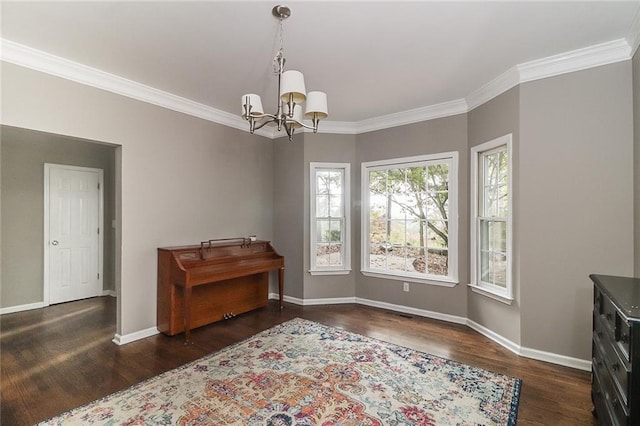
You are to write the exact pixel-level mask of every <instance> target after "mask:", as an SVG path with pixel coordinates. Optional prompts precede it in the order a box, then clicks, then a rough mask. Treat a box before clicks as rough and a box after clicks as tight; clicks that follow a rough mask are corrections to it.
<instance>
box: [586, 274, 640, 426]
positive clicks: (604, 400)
mask: <svg viewBox="0 0 640 426" xmlns="http://www.w3.org/2000/svg"><path fill="white" fill-rule="evenodd" d="M590 278H591V280H592V281H593V283H594V290H593V338H592V359H591V362H592V366H591V371H592V387H591V398H592V400H593V405H594V414H595V415H596V417H597V418H598V424H600V425H626V426H635V425H640V362H639V361H640V279H636V278H625V277H614V276H608V275H591V276H590Z"/></svg>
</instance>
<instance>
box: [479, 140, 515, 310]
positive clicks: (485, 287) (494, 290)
mask: <svg viewBox="0 0 640 426" xmlns="http://www.w3.org/2000/svg"><path fill="white" fill-rule="evenodd" d="M511 140H512V135H511V134H508V135H504V136H501V137H499V138H496V139H493V140H490V141H488V142H485V143H483V144H480V145H478V146H474V147H473V148H471V158H470V162H471V191H470V192H471V224H470V234H471V253H470V257H469V259H470V263H471V265H470V266H471V268H470V269H471V270H470V272H471V283H470V284H469V287H471V290H472V291H474V292H476V293H478V294H482V295H483V296H486V297H489V298H491V299H494V300H497V301H499V302H502V303H505V304H507V305H510V304H511V303H512V302H513V269H512V264H513V190H512V188H513V155H512V148H511ZM505 145H506V147H507V167H508V169H509V170H508V177H507V179H508V182H507V191H508V194H509V201H508V213H507V220H506V223H507V285H506V288H502V287H499V286H495V285H491V284H489V283H482V282H480V281H479V279H478V277H479V274H478V265H479V264H480V262H479V260H478V257H479V255H480V254H479V250H478V244H479V243H480V238H479V236H478V232H479V226H478V220H479V218H478V208H479V199H478V197H479V195H480V194H479V190H478V187H479V181H478V172H479V170H478V161H479V159H480V155H482V154H483V153H485V152H487V151H490V150H492V149H495V148H498V147H501V146H505Z"/></svg>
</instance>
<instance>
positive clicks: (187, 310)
mask: <svg viewBox="0 0 640 426" xmlns="http://www.w3.org/2000/svg"><path fill="white" fill-rule="evenodd" d="M182 296H183V299H184V312H183V315H184V344H185V345H188V344H191V343H193V342H191V286H184V287H182Z"/></svg>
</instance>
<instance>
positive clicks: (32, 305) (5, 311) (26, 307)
mask: <svg viewBox="0 0 640 426" xmlns="http://www.w3.org/2000/svg"><path fill="white" fill-rule="evenodd" d="M45 306H47V305H45V304H44V302H36V303H27V304H26V305H18V306H9V307H6V308H0V315H4V314H13V313H15V312H22V311H30V310H31V309H40V308H44V307H45Z"/></svg>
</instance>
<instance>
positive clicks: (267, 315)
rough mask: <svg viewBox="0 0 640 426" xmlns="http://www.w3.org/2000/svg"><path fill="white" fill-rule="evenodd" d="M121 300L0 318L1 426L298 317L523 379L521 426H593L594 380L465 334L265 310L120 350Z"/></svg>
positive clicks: (347, 315)
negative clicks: (188, 338) (188, 339)
mask: <svg viewBox="0 0 640 426" xmlns="http://www.w3.org/2000/svg"><path fill="white" fill-rule="evenodd" d="M115 316H116V300H115V299H114V298H112V297H98V298H94V299H87V300H82V301H78V302H72V303H65V304H61V305H55V306H50V307H47V308H44V309H37V310H33V311H27V312H19V313H14V314H8V315H3V316H2V317H0V362H1V368H0V370H1V375H0V384H1V387H2V389H1V393H2V400H1V405H0V424H2V425H7V426H8V425H31V424H34V423H37V422H39V421H42V420H45V419H47V418H49V417H51V416H54V415H56V414H59V413H62V412H64V411H66V410H69V409H72V408H75V407H77V406H79V405H82V404H85V403H87V402H90V401H92V400H94V399H97V398H100V397H102V396H105V395H108V394H109V393H112V392H115V391H117V390H120V389H123V388H126V387H128V386H130V385H133V384H135V383H138V382H140V381H142V380H145V379H147V378H150V377H152V376H154V375H157V374H159V373H162V372H164V371H167V370H170V369H172V368H175V367H177V366H179V365H182V364H185V363H187V362H189V361H192V360H195V359H197V358H199V357H201V356H203V355H206V354H208V353H210V352H212V351H216V350H219V349H221V348H223V347H225V346H228V345H230V344H232V343H235V342H238V341H241V340H243V339H246V338H248V337H250V336H251V335H253V334H255V333H257V332H260V331H262V330H266V329H267V328H270V327H272V326H274V325H276V324H279V323H281V322H284V321H287V320H289V319H291V318H295V317H300V318H306V319H309V320H312V321H317V322H320V323H323V324H327V325H331V326H336V327H341V328H344V329H346V330H349V331H353V332H356V333H360V334H363V335H367V336H370V337H374V338H377V339H380V340H384V341H387V342H392V343H396V344H399V345H403V346H406V347H410V348H413V349H417V350H420V351H423V352H428V353H432V354H434V355H438V356H442V357H445V358H448V359H452V360H456V361H459V362H463V363H466V364H470V365H474V366H477V367H481V368H485V369H488V370H493V371H497V372H501V373H505V374H509V375H512V376H516V377H520V378H522V380H523V385H522V395H521V399H520V408H519V411H518V424H519V425H554V426H555V425H595V424H596V422H595V420H594V419H593V418H592V415H591V397H590V373H588V372H584V371H579V370H574V369H571V368H566V367H560V366H557V365H553V364H548V363H544V362H540V361H534V360H531V359H527V358H522V357H518V356H517V355H514V354H513V353H511V352H510V351H508V350H507V349H504V348H503V347H501V346H500V345H498V344H496V343H494V342H492V341H491V340H489V339H488V338H486V337H484V336H482V335H480V334H478V333H476V332H475V331H473V330H471V329H470V328H468V327H466V326H462V325H456V324H450V323H446V322H442V321H436V320H430V319H425V318H421V317H410V316H407V315H404V314H397V313H393V312H389V311H385V310H381V309H376V308H370V307H366V306H361V305H329V306H304V307H302V306H297V305H293V304H286V305H285V309H284V310H283V311H280V310H279V309H278V307H277V303H276V302H275V301H272V302H269V305H268V306H267V307H266V308H262V309H259V310H257V311H254V312H251V313H248V314H244V315H240V316H238V317H236V318H233V319H231V320H228V321H223V322H219V323H216V324H211V325H209V326H205V327H201V328H199V329H196V330H194V331H193V333H192V338H193V342H194V343H193V344H192V345H188V346H185V345H184V344H183V338H182V335H179V336H174V337H167V336H164V335H157V336H152V337H149V338H146V339H142V340H139V341H136V342H133V343H130V344H127V345H123V346H117V345H115V344H114V343H112V341H111V339H112V338H113V336H114V333H115Z"/></svg>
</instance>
